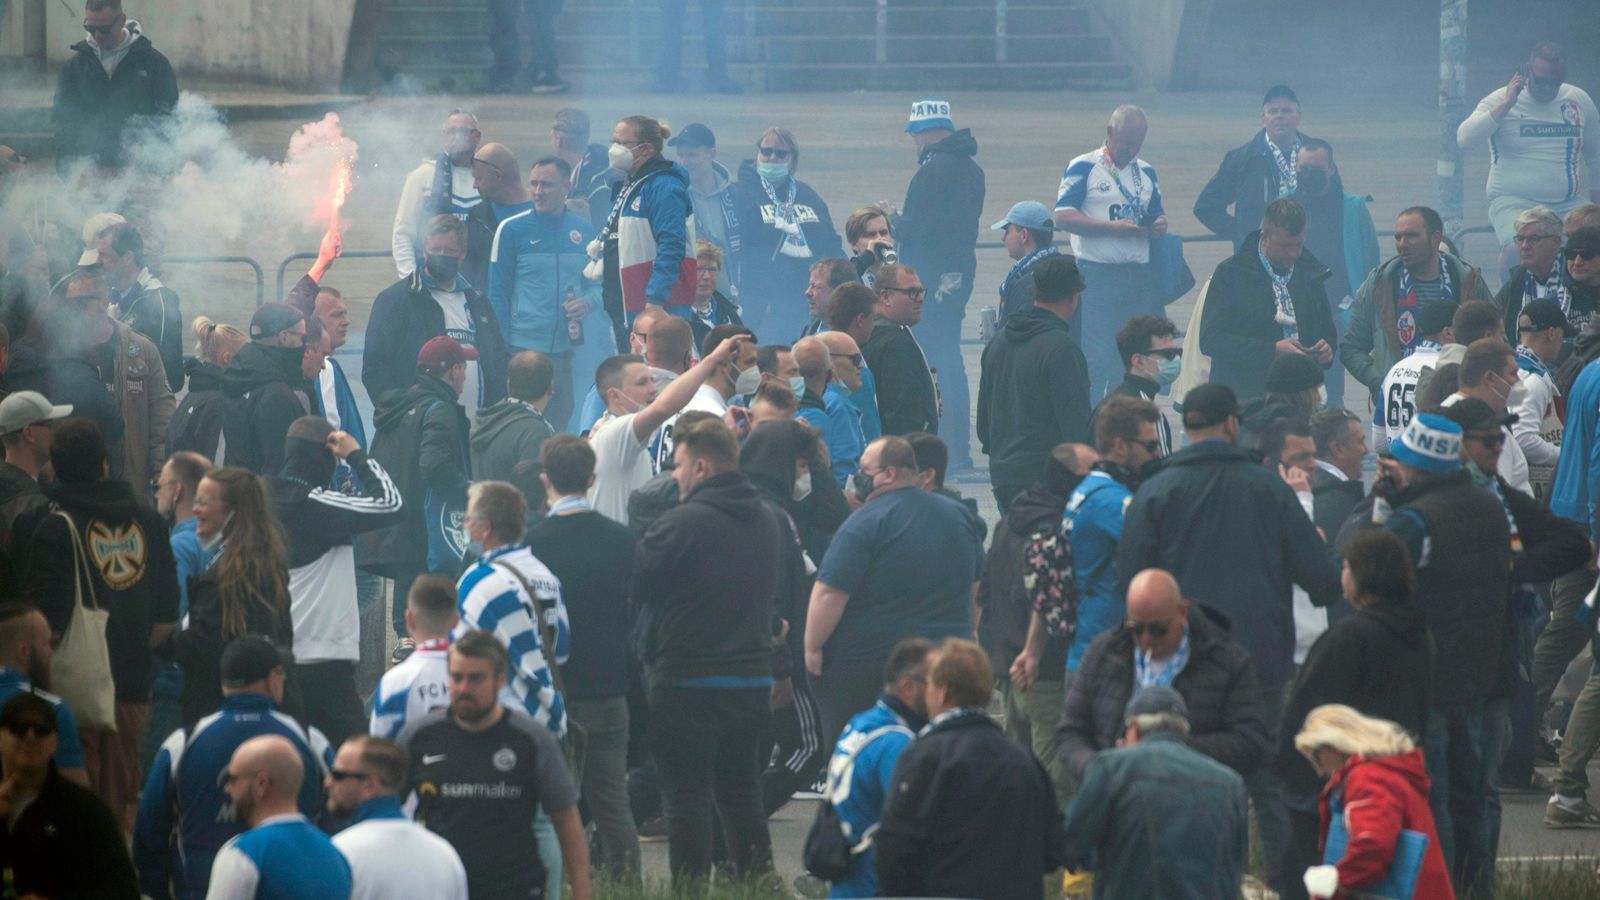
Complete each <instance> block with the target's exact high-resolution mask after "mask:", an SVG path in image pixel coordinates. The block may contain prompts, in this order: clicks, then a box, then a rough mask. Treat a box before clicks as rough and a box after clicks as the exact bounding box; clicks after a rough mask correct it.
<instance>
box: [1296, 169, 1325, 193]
mask: <svg viewBox="0 0 1600 900" xmlns="http://www.w3.org/2000/svg"><path fill="white" fill-rule="evenodd" d="M1296 178H1297V179H1298V181H1299V188H1300V193H1302V194H1305V195H1306V196H1308V197H1316V196H1318V195H1320V194H1322V192H1324V191H1326V190H1327V189H1328V173H1327V172H1324V171H1323V170H1321V169H1317V168H1311V169H1302V170H1301V171H1300V172H1298V173H1296Z"/></svg>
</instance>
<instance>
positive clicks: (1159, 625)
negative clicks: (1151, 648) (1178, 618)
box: [1127, 622, 1172, 638]
mask: <svg viewBox="0 0 1600 900" xmlns="http://www.w3.org/2000/svg"><path fill="white" fill-rule="evenodd" d="M1127 628H1128V633H1129V634H1131V635H1133V636H1134V637H1136V638H1140V637H1144V636H1145V634H1146V633H1147V632H1148V633H1149V635H1150V636H1151V637H1153V638H1164V637H1166V636H1167V633H1168V632H1169V631H1171V630H1172V626H1171V625H1168V624H1167V623H1166V622H1129V623H1128V625H1127Z"/></svg>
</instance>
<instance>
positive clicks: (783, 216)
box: [756, 175, 811, 259]
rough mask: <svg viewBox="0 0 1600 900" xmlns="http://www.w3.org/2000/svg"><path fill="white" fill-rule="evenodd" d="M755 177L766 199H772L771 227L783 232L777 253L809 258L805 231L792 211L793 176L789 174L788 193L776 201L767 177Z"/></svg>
mask: <svg viewBox="0 0 1600 900" xmlns="http://www.w3.org/2000/svg"><path fill="white" fill-rule="evenodd" d="M756 178H757V179H758V180H759V181H760V182H761V187H762V189H763V190H765V191H766V192H767V199H768V200H771V201H772V227H774V228H776V229H778V230H779V231H780V232H782V233H783V243H782V244H780V245H779V246H778V253H782V254H783V255H784V256H792V257H794V258H796V259H810V258H811V247H810V246H809V245H807V244H806V233H805V232H804V231H803V230H801V228H800V218H799V216H797V215H795V211H794V194H795V189H794V176H793V175H790V176H789V195H788V197H787V199H785V200H783V201H782V202H779V201H778V195H777V193H776V192H775V191H773V190H772V184H771V183H770V182H768V181H767V179H765V178H763V177H762V176H760V175H757V176H756Z"/></svg>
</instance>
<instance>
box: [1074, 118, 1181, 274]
mask: <svg viewBox="0 0 1600 900" xmlns="http://www.w3.org/2000/svg"><path fill="white" fill-rule="evenodd" d="M1106 161H1107V156H1106V154H1105V148H1103V147H1102V148H1101V149H1099V150H1094V151H1091V152H1089V153H1085V154H1083V155H1082V156H1080V157H1078V158H1077V159H1074V160H1073V161H1072V162H1070V163H1068V164H1067V168H1066V171H1065V172H1063V173H1062V174H1061V188H1060V190H1059V191H1058V192H1057V195H1056V209H1075V210H1077V211H1078V212H1081V213H1083V214H1084V215H1085V216H1088V217H1089V218H1091V219H1095V220H1097V221H1101V222H1117V221H1122V220H1124V219H1129V220H1132V221H1135V222H1137V221H1141V220H1143V219H1147V218H1151V217H1154V216H1161V215H1165V214H1166V213H1165V211H1164V210H1163V209H1162V208H1161V188H1160V186H1159V185H1157V184H1156V170H1155V169H1153V168H1151V166H1150V164H1149V163H1147V162H1145V161H1144V160H1142V159H1137V158H1136V159H1134V161H1133V162H1132V163H1131V164H1129V165H1126V166H1123V167H1122V169H1121V170H1120V171H1118V172H1112V170H1111V169H1109V168H1107V167H1106ZM1135 167H1137V168H1138V172H1139V177H1138V179H1137V181H1136V180H1135V178H1134V169H1135ZM1072 255H1073V256H1075V257H1077V258H1078V259H1082V260H1087V261H1089V262H1097V263H1108V264H1113V265H1118V264H1124V263H1139V264H1141V265H1142V264H1144V263H1147V262H1149V261H1150V241H1149V239H1147V238H1142V237H1102V236H1100V235H1092V236H1087V237H1086V236H1084V235H1081V234H1075V235H1073V236H1072Z"/></svg>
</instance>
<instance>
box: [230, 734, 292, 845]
mask: <svg viewBox="0 0 1600 900" xmlns="http://www.w3.org/2000/svg"><path fill="white" fill-rule="evenodd" d="M304 780H305V766H304V764H303V763H302V762H301V760H300V751H298V750H296V749H295V746H294V745H293V744H291V743H289V740H288V738H285V737H283V736H282V735H277V734H264V735H260V736H259V737H253V738H251V739H250V740H248V741H245V742H244V743H242V744H240V745H239V748H238V749H237V750H235V751H233V758H232V759H231V760H229V762H228V783H227V791H228V798H229V799H230V800H232V801H233V812H234V815H235V816H236V817H237V818H238V819H239V820H240V821H242V822H244V823H245V824H246V825H248V826H250V827H251V828H254V827H256V826H257V825H259V824H261V822H262V821H263V820H265V819H269V818H271V817H273V816H279V815H284V814H285V813H292V812H294V811H295V809H296V806H295V801H296V798H297V797H298V796H299V794H300V785H301V783H302V782H303V781H304Z"/></svg>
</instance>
